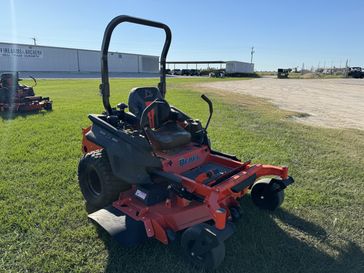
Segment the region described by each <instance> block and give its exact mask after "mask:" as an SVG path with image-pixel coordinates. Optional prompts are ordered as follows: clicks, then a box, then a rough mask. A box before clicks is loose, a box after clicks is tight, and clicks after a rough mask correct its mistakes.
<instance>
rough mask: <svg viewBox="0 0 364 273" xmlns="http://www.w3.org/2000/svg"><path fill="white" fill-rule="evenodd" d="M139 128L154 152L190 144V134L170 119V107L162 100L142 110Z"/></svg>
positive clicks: (157, 100)
mask: <svg viewBox="0 0 364 273" xmlns="http://www.w3.org/2000/svg"><path fill="white" fill-rule="evenodd" d="M140 127H141V128H143V129H144V130H145V133H146V135H147V137H148V139H149V140H150V142H151V143H152V145H153V148H154V149H156V150H170V149H174V148H177V147H180V146H183V145H186V144H188V143H190V142H191V134H190V133H189V132H187V131H186V130H185V129H184V128H182V127H181V126H180V125H178V124H177V121H176V120H175V119H173V118H171V107H170V106H169V104H168V103H167V102H166V101H165V100H163V99H156V100H155V101H153V102H152V103H150V104H149V105H148V106H147V107H146V108H145V109H144V111H143V113H142V115H141V120H140Z"/></svg>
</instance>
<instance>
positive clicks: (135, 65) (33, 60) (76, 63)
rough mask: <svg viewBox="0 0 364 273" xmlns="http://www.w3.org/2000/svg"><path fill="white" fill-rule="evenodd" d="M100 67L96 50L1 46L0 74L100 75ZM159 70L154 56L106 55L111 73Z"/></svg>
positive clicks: (15, 45) (111, 53) (2, 44)
mask: <svg viewBox="0 0 364 273" xmlns="http://www.w3.org/2000/svg"><path fill="white" fill-rule="evenodd" d="M14 61H15V62H14ZM100 65H101V64H100V51H96V50H83V49H70V48H57V47H46V46H33V45H20V44H10V43H0V71H13V70H17V71H34V72H36V71H37V72H40V71H47V72H99V71H100ZM158 70H159V58H158V57H157V56H146V55H136V54H127V53H116V52H110V53H109V71H110V72H135V73H138V72H140V73H158Z"/></svg>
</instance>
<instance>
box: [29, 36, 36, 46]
mask: <svg viewBox="0 0 364 273" xmlns="http://www.w3.org/2000/svg"><path fill="white" fill-rule="evenodd" d="M30 39H32V40H33V43H34V45H37V38H35V37H32V38H30Z"/></svg>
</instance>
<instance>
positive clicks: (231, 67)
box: [226, 61, 254, 74]
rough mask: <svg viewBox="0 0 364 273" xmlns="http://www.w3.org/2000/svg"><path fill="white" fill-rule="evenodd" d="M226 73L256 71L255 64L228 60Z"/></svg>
mask: <svg viewBox="0 0 364 273" xmlns="http://www.w3.org/2000/svg"><path fill="white" fill-rule="evenodd" d="M226 73H227V74H234V73H254V64H253V63H245V62H238V61H227V62H226Z"/></svg>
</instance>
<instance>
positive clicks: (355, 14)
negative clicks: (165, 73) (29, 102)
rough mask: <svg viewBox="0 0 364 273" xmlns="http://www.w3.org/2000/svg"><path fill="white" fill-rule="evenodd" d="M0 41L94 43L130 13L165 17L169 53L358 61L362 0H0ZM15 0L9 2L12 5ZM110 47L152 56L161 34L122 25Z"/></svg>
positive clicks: (363, 50)
mask: <svg viewBox="0 0 364 273" xmlns="http://www.w3.org/2000/svg"><path fill="white" fill-rule="evenodd" d="M1 2H2V7H1V9H2V14H1V16H0V23H1V24H0V25H1V28H0V37H1V38H0V41H14V42H20V43H32V40H31V39H30V38H31V37H36V38H37V42H38V44H40V45H51V46H63V47H78V48H86V49H99V48H100V45H101V40H102V35H103V31H104V29H105V26H106V25H107V23H108V22H109V21H110V20H111V19H112V18H113V17H114V16H117V15H121V14H128V15H132V16H136V17H143V18H147V19H152V20H157V21H161V22H164V23H166V24H168V25H169V26H170V27H171V29H172V32H173V41H172V46H171V50H170V54H169V58H168V59H169V60H240V61H250V48H251V46H254V47H255V51H256V53H255V55H254V63H255V64H256V69H258V70H275V69H276V68H277V67H295V66H299V67H301V66H302V63H305V67H306V68H311V66H315V67H317V66H318V64H320V66H323V65H325V66H326V67H328V66H331V65H335V66H340V64H341V66H344V65H345V61H346V59H349V60H350V65H352V66H364V35H363V32H364V1H360V0H358V1H354V0H346V1H343V0H341V1H336V0H335V1H312V0H305V1H295V0H290V1H238V0H235V1H232V0H219V1H216V0H208V1H202V0H200V1H196V0H194V1H191V0H178V1H174V0H168V1H165V0H149V1H146V0H143V1H138V0H103V1H101V0H72V1H70V0H62V1H50V0H48V1H46V0H32V1H29V0H2V1H1ZM11 2H13V4H11ZM113 38H114V39H113V41H112V44H111V47H110V49H112V50H115V51H119V52H133V53H143V54H152V55H158V54H159V53H160V49H161V46H162V41H163V33H162V32H161V31H158V30H154V29H148V28H143V27H139V26H133V25H130V24H128V25H122V26H120V27H119V28H118V29H117V31H115V33H114V36H113Z"/></svg>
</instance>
